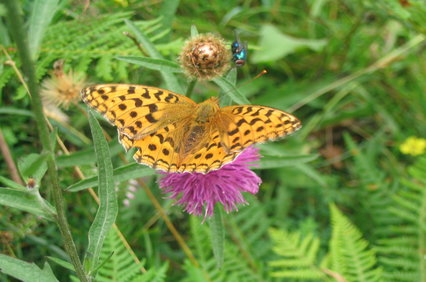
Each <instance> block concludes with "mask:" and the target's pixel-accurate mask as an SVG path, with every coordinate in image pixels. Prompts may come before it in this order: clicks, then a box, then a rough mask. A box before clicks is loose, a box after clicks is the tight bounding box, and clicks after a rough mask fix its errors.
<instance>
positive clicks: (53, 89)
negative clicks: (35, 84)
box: [40, 60, 85, 108]
mask: <svg viewBox="0 0 426 282" xmlns="http://www.w3.org/2000/svg"><path fill="white" fill-rule="evenodd" d="M63 66H64V61H63V60H58V61H56V62H55V63H54V64H53V72H52V74H51V77H50V78H47V79H45V80H44V81H43V83H42V85H41V92H40V94H41V96H42V98H43V104H44V105H55V106H62V107H64V108H68V106H69V105H70V104H72V103H74V102H77V101H79V99H80V90H81V89H82V88H83V87H84V85H85V79H84V78H83V77H81V76H78V75H76V74H75V73H73V72H72V71H69V72H67V73H65V72H64V68H63Z"/></svg>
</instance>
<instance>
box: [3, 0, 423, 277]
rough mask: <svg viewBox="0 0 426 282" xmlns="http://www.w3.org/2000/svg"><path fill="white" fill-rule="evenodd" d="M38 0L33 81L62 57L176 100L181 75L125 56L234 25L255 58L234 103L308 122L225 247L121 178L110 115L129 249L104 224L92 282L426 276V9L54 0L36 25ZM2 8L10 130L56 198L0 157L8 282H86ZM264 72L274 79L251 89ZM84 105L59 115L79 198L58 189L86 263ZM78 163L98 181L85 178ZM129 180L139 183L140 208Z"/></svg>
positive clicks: (146, 174)
mask: <svg viewBox="0 0 426 282" xmlns="http://www.w3.org/2000/svg"><path fill="white" fill-rule="evenodd" d="M43 2H46V1H20V4H21V7H22V15H23V17H24V19H25V20H26V22H27V23H28V26H27V28H28V30H30V32H31V34H32V35H30V38H31V36H33V37H35V38H36V36H37V34H38V33H37V32H40V33H41V35H40V38H41V41H40V42H38V41H35V40H32V41H31V40H30V46H31V47H32V49H31V50H32V52H33V56H34V58H35V66H36V72H37V78H38V79H39V82H41V81H42V80H43V79H45V78H47V77H48V76H49V72H50V71H51V70H52V65H53V63H54V62H55V61H56V60H58V59H64V60H65V69H66V71H69V70H71V69H72V70H73V71H74V72H77V73H82V74H85V75H86V76H87V77H88V79H89V81H90V82H91V83H109V82H111V83H137V84H145V85H151V86H156V87H162V88H168V89H169V90H172V91H176V92H182V90H183V91H185V89H186V88H187V87H188V83H189V81H188V80H187V79H186V78H185V77H184V76H183V75H182V74H180V73H175V74H173V73H172V72H171V71H170V72H167V70H166V71H163V73H161V72H159V71H158V70H156V67H149V66H147V65H144V66H141V65H140V64H132V63H129V62H127V61H126V60H123V59H122V57H123V56H145V55H146V56H148V57H154V58H157V59H163V60H168V61H171V62H175V63H176V62H177V57H178V55H179V52H180V49H181V47H182V45H183V43H184V41H185V40H186V39H187V38H188V37H189V36H190V34H191V25H195V26H196V28H197V29H198V32H200V33H206V32H212V33H216V34H220V35H221V36H222V37H224V38H225V40H227V41H229V43H230V42H232V41H233V40H234V30H237V31H238V32H239V36H240V38H241V40H242V41H247V42H248V47H249V58H248V62H247V64H246V66H244V67H243V68H239V69H238V77H237V81H236V86H237V89H238V91H239V92H240V93H241V94H242V95H244V96H245V97H246V98H247V99H248V100H249V101H250V102H251V103H252V104H259V105H265V106H272V107H275V108H279V109H283V110H288V111H290V112H292V113H294V114H295V115H296V116H297V117H298V118H299V119H300V120H301V121H302V123H303V125H304V127H303V128H302V129H301V130H300V131H299V132H298V133H296V134H295V135H293V136H291V137H289V138H287V139H286V140H284V141H279V142H275V143H269V144H263V145H261V146H260V148H261V152H262V154H263V155H264V156H265V157H264V158H263V159H262V161H261V164H260V168H259V169H258V170H256V172H257V173H258V175H259V176H261V178H262V180H263V183H262V185H261V187H260V191H259V193H258V194H257V195H256V196H251V195H245V196H246V199H247V200H248V202H249V203H250V204H249V205H246V206H241V207H239V211H238V212H233V213H230V214H223V220H221V221H220V223H223V226H222V227H219V228H223V230H222V231H223V233H224V234H223V235H224V238H223V239H220V238H219V240H217V238H218V237H216V236H218V235H220V234H217V233H215V232H213V231H212V230H213V228H209V226H212V225H213V223H212V221H207V222H206V223H202V222H201V221H202V219H200V218H197V217H194V216H190V215H187V214H185V213H183V212H182V210H181V208H180V207H178V206H174V205H173V200H170V199H166V198H165V196H164V195H163V194H161V191H160V190H159V189H158V185H157V182H156V181H157V178H158V177H157V176H156V175H155V174H154V172H153V171H152V170H151V169H149V168H144V167H141V166H137V165H136V166H135V165H131V164H130V165H127V166H124V165H126V164H127V162H125V161H124V160H128V161H129V160H131V155H130V154H127V155H123V154H124V150H122V148H121V146H120V145H119V144H118V142H117V141H115V140H116V138H115V136H116V132H115V129H114V128H112V127H111V126H109V125H108V124H107V123H106V122H105V121H104V120H102V119H99V120H100V122H101V126H102V128H103V129H104V130H105V131H107V132H108V133H109V135H110V136H114V138H113V141H111V142H109V151H110V154H111V161H112V165H113V167H114V168H115V169H117V168H119V167H120V168H121V171H119V172H120V173H121V174H120V175H119V176H117V175H118V174H117V171H114V177H116V178H114V182H115V189H116V191H117V197H118V203H119V212H118V216H117V219H116V224H117V226H118V227H119V229H120V230H121V232H122V234H123V236H124V238H125V239H126V241H127V242H128V244H129V246H126V245H125V244H123V242H122V240H121V239H120V237H119V234H118V233H117V232H115V229H112V230H110V232H109V233H108V236H106V238H105V241H104V244H103V247H102V250H101V253H100V258H99V265H97V267H98V269H97V276H96V281H426V260H425V255H426V187H425V184H426V156H425V154H423V155H421V156H416V157H414V156H409V155H403V154H402V153H401V152H400V151H399V145H400V144H401V143H402V142H404V141H405V140H406V139H407V138H408V137H410V136H418V137H426V126H425V125H426V116H425V112H426V111H425V109H426V95H425V93H426V79H425V77H426V53H425V46H426V45H425V42H426V37H425V32H426V29H425V27H426V4H425V2H424V1H422V0H407V1H396V0H395V1H394V0H378V1H372V0H371V1H369V0H302V1H300V0H299V1H296V0H289V1H273V0H270V1H225V0H221V1H174V0H165V1H136V0H116V1H112V0H108V1H90V2H86V1H61V2H56V1H50V3H49V5H51V6H49V5H48V6H45V7H50V9H53V8H52V7H54V8H55V9H53V10H50V11H49V9H44V10H40V11H37V10H36V11H37V13H46V15H47V14H49V15H51V21H50V22H49V21H48V20H47V19H48V17H47V16H45V17H41V18H42V19H45V21H44V22H43V21H41V22H37V21H32V20H31V19H32V18H31V17H32V16H34V10H35V9H36V8H37V6H36V5H39V4H40V3H43ZM85 4H87V6H85ZM40 5H41V4H40ZM5 14H6V10H5V8H4V7H3V6H0V16H1V18H0V44H1V45H2V47H3V50H4V51H6V52H7V53H8V54H9V55H10V57H11V58H10V59H9V58H7V57H6V55H5V52H4V51H1V55H0V63H1V64H0V89H1V93H0V101H1V102H0V103H1V104H0V130H1V132H2V134H3V135H4V137H5V140H6V143H7V144H8V146H9V148H10V150H11V154H12V157H13V159H14V160H15V161H16V162H17V163H18V168H19V171H20V174H21V177H22V178H23V180H25V181H27V180H28V178H29V177H33V178H35V179H36V180H37V183H39V190H40V194H41V196H42V197H43V199H45V201H44V200H43V201H40V200H39V198H38V196H37V194H36V193H33V192H28V190H27V188H25V187H22V186H21V185H19V184H17V183H15V182H13V181H12V180H10V175H9V173H8V169H7V166H6V162H5V161H3V160H1V161H0V175H1V178H0V182H1V186H2V187H3V188H1V190H0V192H1V193H0V204H2V205H4V206H3V207H2V209H1V210H0V242H1V245H0V250H1V252H2V255H0V271H3V274H0V280H2V281H8V279H10V276H7V275H6V274H8V275H12V276H13V277H15V278H18V279H22V280H24V281H31V279H32V278H34V277H35V275H38V276H37V277H40V281H48V279H52V281H54V278H52V277H56V279H57V280H59V281H70V280H77V278H76V276H75V274H74V272H73V271H72V266H71V265H70V264H69V263H68V262H67V261H68V256H67V254H66V253H65V251H64V248H63V242H62V238H61V235H60V232H59V230H58V228H57V226H56V225H55V224H54V223H53V222H52V221H51V219H52V218H51V217H50V215H49V214H50V212H51V211H52V209H54V208H53V207H52V206H51V204H50V203H51V199H52V195H51V191H48V190H47V189H45V188H44V186H45V185H44V184H45V183H46V181H48V180H47V179H46V177H43V176H44V173H45V172H46V166H45V156H44V155H43V154H41V149H40V141H39V137H38V135H37V132H36V130H35V125H34V120H33V117H32V113H31V112H30V98H29V96H28V95H27V93H26V91H25V88H24V87H23V84H22V82H21V81H20V80H19V79H18V76H17V73H16V71H15V70H14V68H12V67H11V60H12V61H13V62H14V63H16V65H17V66H18V68H19V67H20V66H21V62H20V59H19V57H18V54H17V52H16V46H15V45H14V43H13V40H12V38H11V29H10V26H8V23H7V22H6V20H5ZM43 24H44V25H45V26H43ZM135 31H139V32H140V33H141V34H142V35H143V36H144V37H145V39H146V40H148V41H149V42H150V43H149V44H148V45H147V44H144V43H143V44H142V49H145V54H142V53H141V52H140V50H139V49H138V47H137V46H136V45H135V43H134V42H133V41H132V40H130V39H129V38H128V37H127V36H125V35H124V34H123V32H129V33H130V34H133V35H135V36H136V38H137V39H138V40H139V41H140V40H141V38H140V37H138V36H137V34H136V33H135ZM151 43H152V45H151ZM151 47H155V50H157V51H158V52H156V53H155V52H154V53H153V52H152V50H150V49H149V48H151ZM118 57H120V58H121V59H118ZM163 63H164V62H163ZM158 64H159V65H157V68H158V66H162V65H161V63H158ZM164 64H165V63H164ZM263 69H266V70H267V71H268V74H267V75H264V76H262V77H261V78H259V79H256V80H253V81H251V79H252V78H253V77H254V76H256V74H258V73H259V72H260V71H262V70H263ZM233 71H235V70H233ZM164 72H166V74H164ZM171 76H173V77H175V78H176V81H174V82H173V80H171V79H170V77H171ZM171 81H172V82H173V83H172V82H171ZM246 81H249V82H248V83H246V84H244V82H246ZM240 85H241V87H240ZM171 88H173V89H171ZM220 91H221V88H220V87H219V86H218V85H216V84H215V83H213V82H199V83H197V84H196V86H195V89H194V93H193V95H192V96H191V98H193V99H194V100H196V101H202V100H204V99H205V98H208V97H210V96H216V95H218V93H219V92H220ZM182 94H183V93H182ZM82 108H83V106H82V105H81V104H80V105H79V106H71V107H70V108H69V109H64V110H63V111H64V112H65V113H66V115H67V116H68V117H69V122H67V123H59V122H56V121H54V120H51V123H52V124H53V126H54V127H55V128H57V133H58V136H59V137H60V138H61V139H62V140H63V141H64V143H65V145H66V147H67V148H68V149H69V150H70V151H71V155H70V156H64V155H63V153H61V150H60V147H59V146H58V145H57V146H56V151H57V159H56V163H57V165H58V167H59V177H60V184H61V187H62V188H64V189H65V188H67V187H69V188H70V189H69V191H67V192H65V193H64V197H65V198H64V199H65V202H66V204H67V218H68V221H69V224H70V226H71V231H72V235H73V238H74V240H75V243H76V245H77V248H78V251H79V253H80V255H81V257H83V256H84V255H85V250H86V248H87V245H88V239H87V238H88V231H89V228H90V226H91V223H92V221H93V219H94V217H95V214H96V210H97V204H96V202H95V201H94V200H93V198H92V197H91V196H90V194H89V193H88V192H87V190H85V189H87V188H88V187H93V186H96V175H97V172H96V169H95V167H96V164H95V160H96V158H95V153H94V149H93V143H92V137H91V134H90V129H89V122H88V118H87V116H85V115H82V114H81V109H82ZM52 140H53V138H52ZM120 155H121V158H120ZM123 156H124V158H123ZM98 157H99V154H98ZM0 158H3V156H1V157H0ZM74 166H78V167H79V168H80V169H81V171H82V172H83V173H84V174H85V175H86V176H87V178H89V180H87V181H86V182H79V180H80V179H79V178H78V177H77V175H76V174H75V172H74V168H73V167H74ZM123 166H124V167H123ZM91 177H92V178H91ZM136 177H143V181H144V183H145V184H146V186H147V187H148V188H149V190H150V191H151V192H152V193H153V194H154V196H155V197H156V199H157V200H158V201H159V202H160V204H161V206H162V209H163V210H164V211H165V212H166V213H167V216H168V217H169V218H170V220H171V222H172V223H173V224H174V226H176V227H177V231H178V232H179V234H180V235H181V236H182V237H183V238H184V241H185V242H186V243H187V244H188V246H189V249H190V250H191V252H192V253H193V255H194V259H193V260H191V259H190V258H189V257H188V253H187V252H185V251H184V250H183V249H182V245H180V244H178V243H177V242H176V239H175V236H173V235H172V233H171V232H170V231H169V229H168V227H167V224H166V223H165V221H164V220H163V219H162V217H161V215H160V212H159V209H158V207H156V206H155V205H153V203H152V201H150V199H149V197H148V196H147V194H146V192H145V190H144V189H143V188H142V187H141V186H140V185H139V184H135V183H134V182H129V179H131V178H136ZM89 181H92V182H89ZM129 186H135V187H136V192H132V193H133V195H134V196H135V197H134V198H132V199H129V196H128V193H129V191H130V190H129ZM81 190H83V191H81ZM76 191H79V192H76ZM126 199H127V200H129V201H130V204H129V205H125V204H124V201H125V200H126ZM219 226H220V225H219ZM212 238H213V239H216V240H212ZM212 242H216V243H212ZM218 242H219V243H218ZM222 247H223V248H222ZM215 254H216V255H215ZM86 255H87V254H86ZM135 256H136V257H137V258H139V260H140V261H141V263H136V262H135V260H134V257H135ZM31 262H34V263H35V264H30V263H31ZM46 262H48V263H46ZM194 262H195V263H194ZM8 269H9V270H8ZM25 273H26V275H27V276H22V275H24V274H25ZM28 274H30V275H28ZM20 275H21V276H20ZM48 277H49V278H48Z"/></svg>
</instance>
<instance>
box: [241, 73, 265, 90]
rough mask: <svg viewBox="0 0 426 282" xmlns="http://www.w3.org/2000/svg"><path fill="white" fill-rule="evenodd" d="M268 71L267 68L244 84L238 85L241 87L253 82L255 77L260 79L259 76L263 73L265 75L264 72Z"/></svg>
mask: <svg viewBox="0 0 426 282" xmlns="http://www.w3.org/2000/svg"><path fill="white" fill-rule="evenodd" d="M267 73H268V71H267V70H265V69H264V70H262V71H261V72H260V73H258V74H257V75H256V76H255V77H253V78H252V79H250V80H248V81H246V82H244V83H243V84H241V85H238V87H239V88H240V87H243V86H244V85H247V84H249V83H251V82H253V81H254V80H255V79H258V78H259V77H261V76H262V75H264V74H267Z"/></svg>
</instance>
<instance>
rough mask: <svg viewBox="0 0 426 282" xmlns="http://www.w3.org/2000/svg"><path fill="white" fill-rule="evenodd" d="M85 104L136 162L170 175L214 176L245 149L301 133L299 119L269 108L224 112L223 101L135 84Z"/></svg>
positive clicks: (101, 91) (114, 87)
mask: <svg viewBox="0 0 426 282" xmlns="http://www.w3.org/2000/svg"><path fill="white" fill-rule="evenodd" d="M81 95H82V99H83V101H84V102H85V103H86V104H87V105H89V106H90V107H92V108H93V109H95V110H96V111H98V112H99V113H101V114H102V115H103V116H104V117H105V118H106V119H107V120H108V121H110V122H111V123H112V124H113V125H116V126H117V128H118V137H119V140H120V143H121V144H122V145H123V146H124V148H125V149H126V150H129V149H130V148H136V149H137V151H136V153H135V154H134V156H133V157H134V159H135V160H136V161H137V162H138V163H140V164H145V165H148V166H150V167H152V168H154V169H161V170H164V171H166V172H199V173H208V172H209V171H212V170H217V169H219V168H221V167H222V166H223V165H225V164H227V163H229V162H232V161H233V160H234V159H235V158H236V157H237V156H238V154H239V153H241V151H242V150H244V148H247V147H248V146H250V145H252V144H256V143H262V142H265V141H268V140H275V139H278V138H280V137H284V136H286V135H288V134H291V133H293V132H295V131H296V130H298V129H299V128H300V127H301V123H300V121H299V120H298V119H297V118H296V117H294V116H293V115H291V114H289V113H286V112H283V111H280V110H277V109H274V108H269V107H263V106H252V105H242V106H228V107H223V108H220V107H219V103H218V99H217V98H210V99H208V100H206V101H204V102H202V103H199V104H197V103H195V102H194V101H192V100H191V99H189V98H188V97H186V96H183V95H179V94H176V93H173V92H170V91H168V90H164V89H160V88H156V87H151V86H145V85H134V84H99V85H94V86H91V87H88V88H85V89H83V90H82V91H81Z"/></svg>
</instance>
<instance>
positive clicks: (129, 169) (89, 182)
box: [66, 163, 156, 192]
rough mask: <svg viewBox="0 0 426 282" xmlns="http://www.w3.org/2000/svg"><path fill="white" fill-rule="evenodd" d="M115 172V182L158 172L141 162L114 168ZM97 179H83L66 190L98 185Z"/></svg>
mask: <svg viewBox="0 0 426 282" xmlns="http://www.w3.org/2000/svg"><path fill="white" fill-rule="evenodd" d="M113 174H114V177H113V182H114V183H119V182H123V181H127V180H130V179H135V178H140V177H144V176H149V175H155V174H156V173H155V170H153V169H151V168H149V167H146V166H141V165H140V164H137V163H133V164H128V165H125V166H122V167H119V168H116V169H114V171H113ZM97 179H98V178H97V176H94V177H90V178H86V179H83V180H81V181H79V182H77V183H74V184H72V185H70V186H68V187H67V188H66V190H67V191H70V192H78V191H81V190H84V189H87V188H90V187H96V186H98V183H97Z"/></svg>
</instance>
